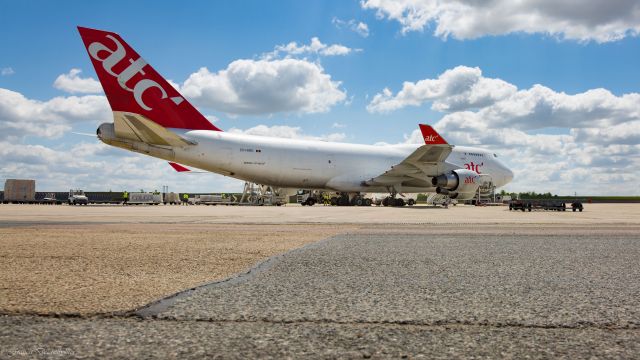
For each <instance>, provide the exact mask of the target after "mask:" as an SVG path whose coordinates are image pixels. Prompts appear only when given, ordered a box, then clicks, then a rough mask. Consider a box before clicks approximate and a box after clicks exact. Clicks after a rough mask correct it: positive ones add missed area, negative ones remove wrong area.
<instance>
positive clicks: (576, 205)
mask: <svg viewBox="0 0 640 360" xmlns="http://www.w3.org/2000/svg"><path fill="white" fill-rule="evenodd" d="M582 209H583V206H582V202H581V201H578V200H574V201H573V202H571V210H573V211H574V212H575V211H576V210H578V211H580V212H582Z"/></svg>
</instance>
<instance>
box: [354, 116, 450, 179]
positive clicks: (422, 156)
mask: <svg viewBox="0 0 640 360" xmlns="http://www.w3.org/2000/svg"><path fill="white" fill-rule="evenodd" d="M420 131H421V132H422V136H423V138H424V141H425V145H422V146H420V147H419V148H417V149H416V150H415V151H414V152H413V153H411V155H409V156H407V157H406V158H405V159H404V160H402V161H401V162H400V163H398V164H396V165H393V166H391V168H390V169H389V170H387V171H385V172H384V173H383V174H380V175H378V176H376V177H374V178H372V179H370V180H367V181H365V184H366V185H370V186H371V185H382V186H394V185H403V184H406V185H413V186H427V187H428V186H431V183H430V182H429V178H431V177H434V176H437V175H440V174H442V173H443V172H444V171H445V166H444V161H445V159H446V158H447V156H449V154H450V153H451V150H452V149H453V146H452V145H449V144H448V143H447V142H446V140H445V139H444V138H443V137H442V136H440V135H439V134H438V133H437V132H436V131H435V130H434V129H433V128H432V127H431V126H429V125H424V124H420Z"/></svg>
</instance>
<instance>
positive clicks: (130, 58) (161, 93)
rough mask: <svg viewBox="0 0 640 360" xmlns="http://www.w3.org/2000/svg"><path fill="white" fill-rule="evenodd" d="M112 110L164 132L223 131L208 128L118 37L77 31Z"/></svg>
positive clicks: (85, 29)
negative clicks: (147, 121)
mask: <svg viewBox="0 0 640 360" xmlns="http://www.w3.org/2000/svg"><path fill="white" fill-rule="evenodd" d="M78 31H79V32H80V36H81V37H82V41H83V42H84V45H85V47H86V48H87V52H88V53H89V57H90V58H91V62H92V63H93V67H94V68H95V70H96V73H97V74H98V79H100V83H101V84H102V88H103V89H104V92H105V94H106V95H107V99H108V100H109V104H110V105H111V109H112V110H113V111H118V112H129V113H135V114H140V115H143V116H145V117H146V118H148V119H150V120H152V121H153V122H155V123H157V124H159V125H161V126H164V127H166V128H178V129H192V130H214V131H222V130H220V129H218V128H217V127H216V126H214V125H213V124H211V123H210V122H209V121H208V120H207V119H206V118H205V117H204V116H202V114H200V112H198V110H196V108H194V107H193V106H192V105H191V104H190V103H189V102H188V101H187V100H186V99H185V98H184V97H183V96H182V95H180V94H179V93H178V91H177V90H176V89H174V88H173V86H171V85H170V84H169V83H168V82H167V81H166V80H165V79H164V78H163V77H162V76H160V74H158V73H157V72H156V71H155V70H154V69H153V68H152V67H151V65H149V64H147V62H146V61H144V59H143V58H141V57H140V56H139V55H138V54H137V53H136V52H135V50H133V48H131V47H130V46H129V45H128V44H127V43H126V42H125V41H124V40H123V39H122V38H121V37H120V36H119V35H118V34H116V33H112V32H107V31H102V30H95V29H88V28H84V27H78Z"/></svg>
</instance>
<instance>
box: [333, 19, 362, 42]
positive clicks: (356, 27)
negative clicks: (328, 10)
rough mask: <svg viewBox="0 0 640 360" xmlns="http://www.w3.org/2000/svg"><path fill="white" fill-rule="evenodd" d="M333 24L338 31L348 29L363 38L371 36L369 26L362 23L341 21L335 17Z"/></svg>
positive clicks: (353, 20)
mask: <svg viewBox="0 0 640 360" xmlns="http://www.w3.org/2000/svg"><path fill="white" fill-rule="evenodd" d="M331 22H332V23H333V24H334V25H335V26H336V27H337V28H338V29H342V28H347V29H349V30H351V31H353V32H355V33H356V34H358V35H360V36H362V37H365V38H366V37H368V36H369V25H367V24H366V23H363V22H362V21H356V20H355V19H350V20H341V19H338V18H337V17H334V18H333V19H332V20H331Z"/></svg>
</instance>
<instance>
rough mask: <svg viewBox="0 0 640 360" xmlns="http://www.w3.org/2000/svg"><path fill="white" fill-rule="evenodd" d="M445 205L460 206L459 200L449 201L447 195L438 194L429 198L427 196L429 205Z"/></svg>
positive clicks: (432, 194)
mask: <svg viewBox="0 0 640 360" xmlns="http://www.w3.org/2000/svg"><path fill="white" fill-rule="evenodd" d="M445 204H447V205H453V206H456V205H458V200H457V199H448V198H447V196H446V195H442V194H436V193H430V194H429V196H427V205H440V206H444V205H445Z"/></svg>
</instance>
